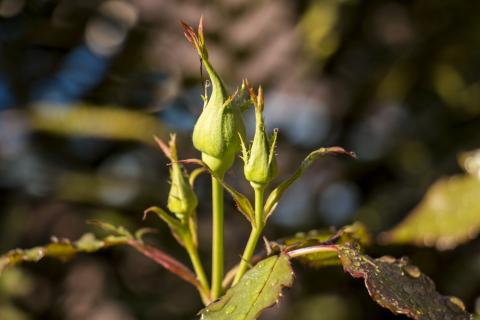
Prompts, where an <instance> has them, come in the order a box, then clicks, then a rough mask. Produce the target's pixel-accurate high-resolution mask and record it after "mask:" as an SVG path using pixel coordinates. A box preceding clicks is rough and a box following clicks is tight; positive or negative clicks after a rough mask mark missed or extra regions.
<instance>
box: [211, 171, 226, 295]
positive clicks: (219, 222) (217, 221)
mask: <svg viewBox="0 0 480 320" xmlns="http://www.w3.org/2000/svg"><path fill="white" fill-rule="evenodd" d="M223 205H224V199H223V186H222V183H221V181H219V180H218V179H217V178H215V177H213V176H212V208H213V226H212V292H211V295H212V300H215V299H217V298H218V297H220V295H221V294H222V280H223Z"/></svg>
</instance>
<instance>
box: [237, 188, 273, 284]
mask: <svg viewBox="0 0 480 320" xmlns="http://www.w3.org/2000/svg"><path fill="white" fill-rule="evenodd" d="M254 190H255V225H252V231H251V232H250V237H249V238H248V242H247V245H246V246H245V250H244V252H243V255H242V261H241V262H240V266H239V267H238V272H237V274H236V275H235V279H233V285H235V284H236V283H237V282H238V281H240V279H241V278H242V277H243V275H244V274H245V272H247V269H248V267H249V265H250V260H251V259H252V256H253V253H254V252H255V248H256V246H257V242H258V239H260V236H261V235H262V231H263V228H264V226H265V222H264V217H263V196H264V188H263V187H256V188H254Z"/></svg>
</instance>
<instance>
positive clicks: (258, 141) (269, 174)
mask: <svg viewBox="0 0 480 320" xmlns="http://www.w3.org/2000/svg"><path fill="white" fill-rule="evenodd" d="M249 90H250V97H251V99H252V102H253V105H254V106H255V120H256V123H255V136H254V138H253V142H252V145H251V146H250V148H249V150H247V147H246V146H245V144H244V143H243V140H242V153H243V161H244V163H245V165H244V169H243V171H244V173H245V177H246V179H247V180H248V181H250V183H251V184H252V186H253V187H263V186H265V185H267V184H268V183H269V182H270V181H271V180H272V179H273V178H274V177H275V175H276V173H277V164H276V156H275V145H276V142H277V130H275V131H274V132H273V135H272V137H271V138H270V139H269V138H268V136H267V134H266V132H265V122H264V120H263V114H262V113H263V108H264V102H263V90H262V87H259V89H258V96H257V95H256V94H255V92H254V91H253V89H252V88H250V89H249Z"/></svg>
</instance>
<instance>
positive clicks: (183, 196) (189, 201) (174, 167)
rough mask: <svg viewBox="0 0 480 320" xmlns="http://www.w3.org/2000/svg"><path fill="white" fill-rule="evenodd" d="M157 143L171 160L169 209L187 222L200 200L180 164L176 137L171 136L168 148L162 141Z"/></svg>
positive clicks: (158, 140)
mask: <svg viewBox="0 0 480 320" xmlns="http://www.w3.org/2000/svg"><path fill="white" fill-rule="evenodd" d="M156 141H157V143H158V144H159V146H160V148H161V149H162V150H163V152H164V153H165V155H166V156H167V157H168V158H169V159H170V161H171V166H170V179H171V186H170V192H169V194H168V201H167V207H168V210H170V212H172V213H174V214H175V215H176V216H177V218H178V219H179V220H180V221H186V220H187V218H188V216H189V215H190V214H192V212H193V211H194V210H195V208H196V207H197V205H198V199H197V196H196V195H195V192H194V191H193V188H192V186H191V185H190V183H189V181H188V176H187V174H186V172H185V170H184V168H183V166H182V165H181V164H180V163H179V162H178V157H177V146H176V142H175V141H176V139H175V135H174V134H172V135H171V136H170V141H169V145H168V146H167V145H166V144H165V143H163V141H162V140H160V139H158V138H156Z"/></svg>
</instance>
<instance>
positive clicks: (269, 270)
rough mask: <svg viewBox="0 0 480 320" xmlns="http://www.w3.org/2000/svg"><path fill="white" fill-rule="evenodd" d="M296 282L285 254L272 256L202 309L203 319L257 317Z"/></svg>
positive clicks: (238, 319) (236, 319)
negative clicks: (283, 290)
mask: <svg viewBox="0 0 480 320" xmlns="http://www.w3.org/2000/svg"><path fill="white" fill-rule="evenodd" d="M292 282H293V271H292V268H291V266H290V262H289V258H288V257H287V256H286V255H285V254H280V255H278V256H271V257H269V258H266V259H264V260H262V261H260V262H259V263H257V264H256V265H255V267H253V268H252V269H250V270H249V271H248V272H247V273H245V275H244V276H243V277H242V279H241V280H240V282H239V283H238V284H236V285H235V286H233V287H232V288H230V289H229V290H228V291H227V292H226V293H225V295H224V296H223V297H221V298H220V299H219V300H218V301H216V302H214V303H212V304H210V305H209V306H207V307H206V308H205V309H203V310H202V311H201V319H203V320H216V319H218V320H254V319H257V317H258V316H259V314H260V313H261V312H262V311H263V310H264V309H265V308H267V307H269V306H271V305H273V304H274V303H276V302H277V301H278V299H279V298H280V296H281V292H282V288H283V287H289V286H291V285H292Z"/></svg>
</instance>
